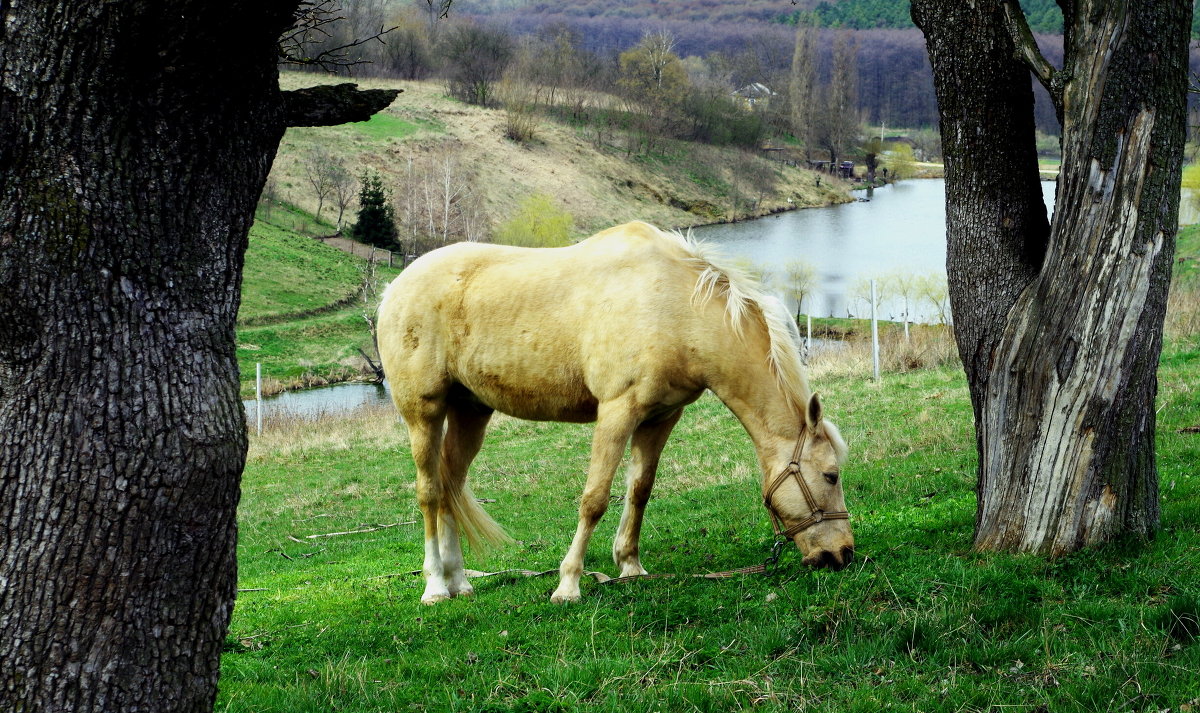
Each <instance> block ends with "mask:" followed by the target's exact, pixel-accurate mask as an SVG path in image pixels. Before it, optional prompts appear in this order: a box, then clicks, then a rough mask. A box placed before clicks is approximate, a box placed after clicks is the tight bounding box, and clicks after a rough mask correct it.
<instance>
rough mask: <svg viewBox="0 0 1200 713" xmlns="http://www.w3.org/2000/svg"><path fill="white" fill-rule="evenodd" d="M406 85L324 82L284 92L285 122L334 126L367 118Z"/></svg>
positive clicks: (287, 124)
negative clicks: (367, 86)
mask: <svg viewBox="0 0 1200 713" xmlns="http://www.w3.org/2000/svg"><path fill="white" fill-rule="evenodd" d="M402 91H404V90H403V89H366V90H360V89H359V88H358V85H357V84H323V85H321V86H317V87H307V88H305V89H297V90H295V91H290V92H283V121H284V125H285V126H334V125H337V124H345V123H347V122H350V121H366V120H367V119H370V118H371V115H372V114H374V113H376V112H379V111H382V110H383V109H386V108H387V106H388V105H389V104H391V103H392V102H393V101H395V100H396V96H397V95H398V94H400V92H402Z"/></svg>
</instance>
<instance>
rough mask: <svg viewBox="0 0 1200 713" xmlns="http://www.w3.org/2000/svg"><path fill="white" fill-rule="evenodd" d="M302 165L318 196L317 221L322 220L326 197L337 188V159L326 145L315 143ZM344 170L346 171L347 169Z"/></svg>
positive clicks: (339, 216)
mask: <svg viewBox="0 0 1200 713" xmlns="http://www.w3.org/2000/svg"><path fill="white" fill-rule="evenodd" d="M302 166H303V168H304V180H305V181H307V182H308V185H310V186H312V189H313V194H314V195H316V197H317V222H320V220H321V210H322V209H323V208H324V207H325V199H326V198H328V197H329V194H330V193H333V192H334V190H335V188H336V176H337V173H338V166H337V161H336V160H335V159H334V158H333V155H332V154H330V153H329V151H328V150H327V149H325V147H323V146H320V145H314V146H313V147H312V148H311V149H309V151H308V153H307V154H306V155H305V156H304V160H303V162H302ZM342 170H343V172H344V170H345V169H342ZM338 222H339V224H340V222H341V215H340V214H339V215H338Z"/></svg>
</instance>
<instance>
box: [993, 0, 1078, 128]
mask: <svg viewBox="0 0 1200 713" xmlns="http://www.w3.org/2000/svg"><path fill="white" fill-rule="evenodd" d="M1001 5H1002V6H1003V7H1004V25H1005V27H1007V28H1008V34H1009V35H1010V36H1011V37H1012V41H1013V45H1015V46H1016V49H1017V57H1018V58H1019V59H1021V60H1023V61H1024V62H1025V64H1026V65H1027V66H1028V67H1029V69H1030V71H1032V72H1033V74H1034V76H1035V77H1037V78H1038V81H1039V82H1041V83H1042V86H1043V87H1045V88H1046V91H1048V92H1050V98H1051V100H1053V101H1054V108H1055V111H1056V112H1057V113H1058V115H1059V116H1060V117H1061V116H1062V108H1063V107H1062V95H1063V82H1065V81H1066V76H1065V74H1064V73H1063V72H1062V71H1061V70H1058V69H1056V68H1055V67H1054V65H1052V64H1050V61H1049V60H1047V59H1046V57H1045V56H1044V55H1043V54H1042V51H1041V50H1040V49H1039V48H1038V44H1037V40H1035V39H1034V37H1033V32H1032V31H1031V30H1030V29H1029V23H1028V22H1027V21H1026V20H1025V13H1024V12H1022V11H1021V6H1020V4H1019V3H1018V2H1017V0H1002V1H1001Z"/></svg>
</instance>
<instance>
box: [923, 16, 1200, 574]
mask: <svg viewBox="0 0 1200 713" xmlns="http://www.w3.org/2000/svg"><path fill="white" fill-rule="evenodd" d="M1008 4H1009V3H1007V2H1001V1H1000V0H984V1H981V2H976V3H944V2H935V1H934V0H914V2H913V5H912V7H913V19H914V21H915V22H916V23H917V25H918V26H919V27H921V29H922V30H923V31H924V33H925V37H926V42H927V45H928V48H929V55H930V61H931V63H932V65H933V70H934V84H935V88H936V91H937V94H938V101H939V107H940V112H941V118H942V141H943V148H944V151H945V154H946V164H947V165H946V180H947V213H948V224H947V240H948V250H947V271H948V273H949V277H950V287H951V301H952V304H953V309H954V316H955V334H956V337H957V339H958V342H959V350H960V352H961V354H962V357H963V364H964V366H965V369H966V372H967V376H968V381H969V384H970V388H971V397H972V403H973V405H974V409H975V417H976V436H977V445H978V450H979V461H980V462H979V480H978V487H977V494H978V500H979V509H978V514H977V518H976V535H975V541H976V545H977V546H978V547H980V548H986V549H1002V550H1013V551H1033V552H1042V553H1047V554H1051V555H1054V554H1060V553H1064V552H1069V551H1073V550H1075V549H1078V548H1080V547H1082V546H1084V545H1087V544H1091V543H1096V542H1101V541H1105V540H1108V539H1111V538H1112V537H1114V536H1117V535H1120V534H1124V533H1136V534H1140V535H1150V534H1152V533H1153V532H1154V531H1155V530H1156V528H1157V526H1158V517H1159V509H1158V490H1157V482H1158V478H1157V472H1156V467H1155V459H1154V396H1155V391H1156V387H1157V386H1156V385H1157V382H1156V367H1157V361H1158V355H1159V352H1160V350H1161V345H1162V322H1163V315H1164V312H1165V305H1166V296H1167V287H1168V282H1169V279H1170V260H1171V255H1172V253H1173V251H1174V238H1175V232H1176V220H1177V210H1178V200H1179V193H1178V190H1177V188H1178V185H1179V172H1180V166H1181V160H1182V150H1183V136H1184V131H1183V130H1184V119H1185V106H1184V98H1185V90H1186V76H1187V74H1186V58H1187V37H1188V26H1189V24H1190V17H1189V15H1190V9H1189V8H1188V7H1186V4H1185V3H1179V2H1174V1H1172V0H1155V1H1153V2H1141V3H1124V2H1102V1H1100V0H1074V1H1073V2H1062V3H1060V4H1061V5H1062V6H1063V8H1064V15H1065V17H1066V20H1067V23H1066V25H1067V27H1066V37H1065V48H1064V49H1065V55H1066V58H1065V66H1064V67H1063V68H1062V69H1061V70H1055V69H1054V68H1053V67H1050V66H1049V65H1048V64H1047V63H1046V62H1045V61H1044V59H1042V58H1041V55H1040V53H1039V52H1037V48H1036V46H1033V45H1031V44H1030V43H1031V42H1032V36H1031V35H1029V33H1028V32H1027V31H1023V28H1022V27H1021V22H1020V18H1019V13H1014V12H1012V10H1011V8H1006V7H1005V6H1006V5H1008ZM1006 9H1007V10H1008V12H1006ZM1031 69H1032V70H1033V71H1034V72H1035V75H1036V76H1037V77H1038V78H1039V79H1040V80H1041V81H1043V82H1044V83H1045V84H1046V85H1047V87H1048V89H1050V92H1051V96H1052V97H1054V100H1055V101H1056V103H1057V104H1058V106H1057V107H1056V109H1057V110H1058V111H1059V114H1060V116H1061V117H1062V121H1063V161H1062V167H1061V173H1060V177H1059V179H1058V188H1057V203H1056V210H1055V213H1054V221H1053V224H1052V226H1050V229H1049V230H1047V227H1046V219H1045V214H1044V209H1043V208H1042V202H1041V195H1040V190H1039V188H1038V185H1037V178H1036V157H1035V155H1034V149H1033V119H1032V108H1033V107H1032V102H1033V100H1032V94H1031V92H1030V89H1029V85H1030V75H1029V72H1030V70H1031Z"/></svg>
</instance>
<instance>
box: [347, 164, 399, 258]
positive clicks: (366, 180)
mask: <svg viewBox="0 0 1200 713" xmlns="http://www.w3.org/2000/svg"><path fill="white" fill-rule="evenodd" d="M359 181H360V182H361V184H362V187H361V188H360V189H359V192H358V222H357V223H355V224H354V227H353V228H352V229H351V231H350V234H351V235H352V236H353V237H354V239H355V240H358V241H359V242H363V243H366V244H368V245H374V246H375V247H379V248H386V249H388V250H392V249H395V248H397V247H399V236H398V234H397V232H396V211H395V209H394V208H393V207H392V196H391V191H389V190H387V189H386V188H384V187H383V179H382V178H380V176H379V174H378V173H375V172H373V171H364V172H363V174H362V176H360V177H359Z"/></svg>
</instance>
